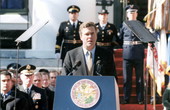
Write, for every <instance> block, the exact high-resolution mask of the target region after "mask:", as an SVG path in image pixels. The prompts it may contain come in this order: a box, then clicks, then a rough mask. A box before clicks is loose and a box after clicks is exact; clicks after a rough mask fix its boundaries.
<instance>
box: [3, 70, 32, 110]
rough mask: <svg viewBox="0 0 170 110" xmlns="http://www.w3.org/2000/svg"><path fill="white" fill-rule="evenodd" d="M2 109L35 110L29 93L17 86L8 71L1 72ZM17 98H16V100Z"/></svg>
mask: <svg viewBox="0 0 170 110" xmlns="http://www.w3.org/2000/svg"><path fill="white" fill-rule="evenodd" d="M0 84H1V87H0V93H1V94H0V102H1V104H0V110H33V108H32V107H31V104H30V102H29V100H28V98H27V97H28V95H27V94H25V93H23V92H21V91H19V90H18V89H16V88H15V86H14V85H13V83H12V75H11V73H9V72H8V71H2V72H1V73H0ZM15 99H16V100H15Z"/></svg>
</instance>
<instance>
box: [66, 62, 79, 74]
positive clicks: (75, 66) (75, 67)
mask: <svg viewBox="0 0 170 110" xmlns="http://www.w3.org/2000/svg"><path fill="white" fill-rule="evenodd" d="M80 65H81V61H77V62H76V63H75V65H74V66H73V67H72V69H71V72H70V73H69V74H68V75H67V76H70V75H73V73H72V72H73V71H74V70H76V69H77V67H79V66H80Z"/></svg>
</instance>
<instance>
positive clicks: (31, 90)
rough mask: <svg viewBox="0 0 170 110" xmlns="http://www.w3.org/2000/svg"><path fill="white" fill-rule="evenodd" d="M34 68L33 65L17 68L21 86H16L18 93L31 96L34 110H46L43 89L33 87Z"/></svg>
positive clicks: (46, 104)
mask: <svg viewBox="0 0 170 110" xmlns="http://www.w3.org/2000/svg"><path fill="white" fill-rule="evenodd" d="M35 69H36V67H35V66H34V65H30V64H28V65H25V66H23V67H21V68H19V70H18V71H19V73H21V80H22V82H23V84H22V85H20V86H18V88H19V90H20V91H23V92H25V93H27V94H28V95H29V96H31V98H32V100H33V102H34V109H35V110H48V103H47V97H46V93H45V90H44V89H41V88H39V87H36V86H34V85H33V78H34V70H35Z"/></svg>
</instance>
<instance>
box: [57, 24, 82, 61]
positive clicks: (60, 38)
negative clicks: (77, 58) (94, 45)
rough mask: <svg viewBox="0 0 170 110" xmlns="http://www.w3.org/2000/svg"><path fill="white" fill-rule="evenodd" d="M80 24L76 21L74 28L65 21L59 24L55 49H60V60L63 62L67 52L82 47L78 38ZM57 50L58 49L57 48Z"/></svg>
mask: <svg viewBox="0 0 170 110" xmlns="http://www.w3.org/2000/svg"><path fill="white" fill-rule="evenodd" d="M81 24H82V22H81V21H78V23H77V26H76V27H75V28H74V27H73V25H72V24H71V23H70V21H65V22H62V23H61V24H60V27H59V31H58V34H57V41H56V49H57V48H58V47H61V57H60V58H61V59H62V60H63V61H64V58H65V55H66V53H67V52H68V51H69V50H72V49H74V48H76V47H79V46H81V45H82V42H81V40H80V37H79V26H80V25H81ZM58 49H59V48H58Z"/></svg>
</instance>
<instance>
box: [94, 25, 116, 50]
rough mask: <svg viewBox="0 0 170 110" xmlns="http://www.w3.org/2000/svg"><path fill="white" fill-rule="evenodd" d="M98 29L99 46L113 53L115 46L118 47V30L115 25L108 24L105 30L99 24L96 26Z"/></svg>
mask: <svg viewBox="0 0 170 110" xmlns="http://www.w3.org/2000/svg"><path fill="white" fill-rule="evenodd" d="M96 26H97V28H98V33H97V45H98V46H100V47H103V48H106V49H109V50H110V51H112V52H113V49H114V46H115V45H118V42H117V41H118V36H117V29H116V27H115V25H114V24H111V23H107V24H106V26H105V28H104V29H103V28H102V27H101V26H100V24H99V23H97V24H96Z"/></svg>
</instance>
